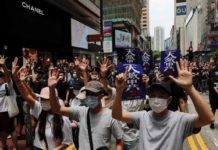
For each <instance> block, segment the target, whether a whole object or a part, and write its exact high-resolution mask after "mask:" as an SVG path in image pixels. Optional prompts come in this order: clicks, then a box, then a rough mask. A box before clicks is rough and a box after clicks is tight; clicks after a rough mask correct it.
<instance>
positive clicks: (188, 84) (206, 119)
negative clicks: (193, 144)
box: [170, 60, 214, 128]
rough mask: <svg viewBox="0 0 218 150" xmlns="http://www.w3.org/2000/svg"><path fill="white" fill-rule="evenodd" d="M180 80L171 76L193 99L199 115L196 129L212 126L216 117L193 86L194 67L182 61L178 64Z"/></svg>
mask: <svg viewBox="0 0 218 150" xmlns="http://www.w3.org/2000/svg"><path fill="white" fill-rule="evenodd" d="M176 66H177V71H178V78H174V77H173V76H170V78H171V79H172V80H173V81H174V82H176V83H177V84H178V85H179V86H181V87H183V88H184V89H185V91H186V93H187V94H188V95H189V96H190V98H191V99H192V102H193V104H194V106H195V109H196V111H197V113H198V117H197V118H196V120H195V122H194V127H195V128H200V127H202V126H204V125H207V124H210V123H211V122H213V121H214V115H213V113H212V112H211V110H210V107H209V106H208V104H207V103H206V101H205V100H204V99H203V97H202V96H201V95H200V93H199V92H198V91H197V90H196V89H195V87H194V86H193V84H192V67H191V66H188V63H187V61H183V60H180V63H178V62H177V63H176Z"/></svg>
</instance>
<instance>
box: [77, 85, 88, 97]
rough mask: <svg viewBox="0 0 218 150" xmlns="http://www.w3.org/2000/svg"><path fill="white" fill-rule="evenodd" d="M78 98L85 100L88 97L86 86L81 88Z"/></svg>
mask: <svg viewBox="0 0 218 150" xmlns="http://www.w3.org/2000/svg"><path fill="white" fill-rule="evenodd" d="M76 98H78V99H79V100H83V99H85V98H86V91H85V86H84V87H82V88H81V89H80V90H79V93H78V94H77V95H76Z"/></svg>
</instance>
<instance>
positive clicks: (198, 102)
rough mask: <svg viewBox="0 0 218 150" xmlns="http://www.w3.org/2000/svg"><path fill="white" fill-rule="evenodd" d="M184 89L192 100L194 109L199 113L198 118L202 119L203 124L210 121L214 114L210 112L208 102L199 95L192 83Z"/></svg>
mask: <svg viewBox="0 0 218 150" xmlns="http://www.w3.org/2000/svg"><path fill="white" fill-rule="evenodd" d="M185 90H186V92H187V94H188V95H189V96H190V98H191V99H192V102H193V104H194V106H195V109H196V111H197V113H198V115H199V118H200V120H201V121H203V123H204V124H205V125H206V124H208V123H211V122H212V121H213V120H214V115H213V113H212V112H211V110H210V107H209V106H208V104H207V103H206V102H205V100H204V99H203V97H202V96H201V95H200V93H199V92H198V91H197V90H196V89H195V88H194V86H193V85H192V86H191V87H189V88H187V89H185Z"/></svg>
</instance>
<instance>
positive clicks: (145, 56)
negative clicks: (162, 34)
mask: <svg viewBox="0 0 218 150" xmlns="http://www.w3.org/2000/svg"><path fill="white" fill-rule="evenodd" d="M142 66H143V69H144V72H145V73H146V74H148V73H149V72H150V70H152V69H153V68H154V60H153V54H152V51H149V52H147V51H144V52H142Z"/></svg>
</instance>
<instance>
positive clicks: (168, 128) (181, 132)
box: [131, 111, 197, 150]
mask: <svg viewBox="0 0 218 150" xmlns="http://www.w3.org/2000/svg"><path fill="white" fill-rule="evenodd" d="M131 117H132V119H133V124H134V126H135V127H137V128H139V149H140V150H182V149H183V141H184V139H185V138H186V137H188V136H189V135H191V134H192V131H193V125H194V124H193V122H194V119H195V118H196V117H197V116H196V114H187V113H181V112H178V111H176V112H172V111H169V113H168V114H167V116H166V117H164V118H154V117H153V116H152V111H149V112H146V111H141V112H132V113H131Z"/></svg>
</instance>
